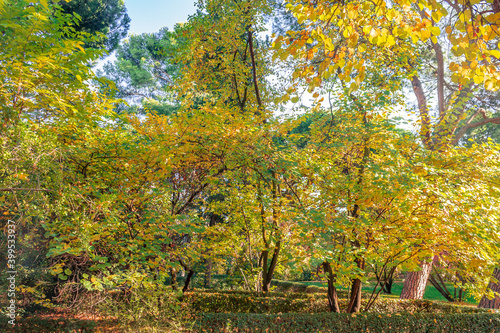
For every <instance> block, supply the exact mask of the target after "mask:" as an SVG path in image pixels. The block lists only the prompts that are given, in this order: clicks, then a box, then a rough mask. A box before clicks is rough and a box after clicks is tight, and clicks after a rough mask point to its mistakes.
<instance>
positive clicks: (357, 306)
mask: <svg viewBox="0 0 500 333" xmlns="http://www.w3.org/2000/svg"><path fill="white" fill-rule="evenodd" d="M356 264H357V266H358V268H361V269H362V270H364V269H365V261H364V260H363V259H360V258H358V259H356ZM360 310H361V280H360V279H354V280H352V287H351V297H350V300H349V304H348V305H347V313H355V312H359V311H360Z"/></svg>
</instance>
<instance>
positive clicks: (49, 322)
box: [0, 316, 96, 333]
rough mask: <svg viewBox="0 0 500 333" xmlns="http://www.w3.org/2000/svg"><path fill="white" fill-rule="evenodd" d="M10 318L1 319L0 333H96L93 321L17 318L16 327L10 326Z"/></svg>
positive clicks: (3, 317)
mask: <svg viewBox="0 0 500 333" xmlns="http://www.w3.org/2000/svg"><path fill="white" fill-rule="evenodd" d="M9 320H10V318H7V317H5V316H1V317H0V332H37V333H43V332H47V333H52V332H85V333H89V332H95V326H96V323H95V322H94V321H92V320H76V319H45V318H39V317H26V318H16V322H15V325H14V326H12V325H11V324H9V322H8V321H9Z"/></svg>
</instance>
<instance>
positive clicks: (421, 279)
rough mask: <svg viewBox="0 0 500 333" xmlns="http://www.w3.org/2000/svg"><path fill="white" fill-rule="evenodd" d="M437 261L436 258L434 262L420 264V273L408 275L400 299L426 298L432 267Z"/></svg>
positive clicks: (409, 273)
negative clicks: (426, 288)
mask: <svg viewBox="0 0 500 333" xmlns="http://www.w3.org/2000/svg"><path fill="white" fill-rule="evenodd" d="M436 260H437V256H435V257H434V260H433V261H430V262H422V263H421V264H420V267H421V268H422V269H421V270H420V271H417V272H408V273H406V277H405V281H404V283H403V290H402V291H401V296H400V299H422V298H423V297H424V293H425V287H426V286H427V280H428V279H429V275H430V273H431V269H432V265H433V263H434V261H436Z"/></svg>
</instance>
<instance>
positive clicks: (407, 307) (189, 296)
mask: <svg viewBox="0 0 500 333" xmlns="http://www.w3.org/2000/svg"><path fill="white" fill-rule="evenodd" d="M181 300H182V303H183V304H184V307H185V308H186V309H189V311H192V312H194V313H224V312H225V313H228V312H235V313H236V312H237V313H289V312H297V313H298V312H300V313H321V312H329V308H328V300H327V297H326V293H321V294H319V293H315V294H306V293H294V294H285V293H275V292H271V293H265V294H259V293H256V292H235V291H222V292H188V293H185V294H184V295H183V296H182V298H181ZM339 303H340V306H341V308H344V309H345V308H347V303H348V301H347V299H340V300H339ZM365 303H366V300H363V306H364V304H365ZM369 312H374V313H403V312H412V313H475V312H486V310H484V309H477V308H474V307H468V306H463V305H457V304H450V303H444V302H435V301H427V300H399V299H387V298H380V299H378V300H377V301H376V302H375V304H374V305H373V306H372V307H371V309H370V310H369Z"/></svg>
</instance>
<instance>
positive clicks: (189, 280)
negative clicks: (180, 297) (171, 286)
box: [182, 268, 194, 292]
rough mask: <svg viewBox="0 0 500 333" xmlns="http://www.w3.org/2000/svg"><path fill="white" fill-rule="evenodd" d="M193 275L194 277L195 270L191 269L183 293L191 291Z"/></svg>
mask: <svg viewBox="0 0 500 333" xmlns="http://www.w3.org/2000/svg"><path fill="white" fill-rule="evenodd" d="M193 275H194V270H193V269H192V268H190V269H189V270H188V275H187V278H186V282H185V283H184V287H183V288H182V292H186V290H188V289H189V283H190V282H191V278H192V277H193Z"/></svg>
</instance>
